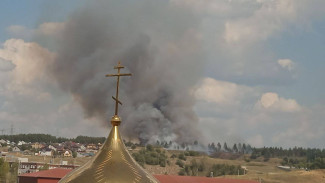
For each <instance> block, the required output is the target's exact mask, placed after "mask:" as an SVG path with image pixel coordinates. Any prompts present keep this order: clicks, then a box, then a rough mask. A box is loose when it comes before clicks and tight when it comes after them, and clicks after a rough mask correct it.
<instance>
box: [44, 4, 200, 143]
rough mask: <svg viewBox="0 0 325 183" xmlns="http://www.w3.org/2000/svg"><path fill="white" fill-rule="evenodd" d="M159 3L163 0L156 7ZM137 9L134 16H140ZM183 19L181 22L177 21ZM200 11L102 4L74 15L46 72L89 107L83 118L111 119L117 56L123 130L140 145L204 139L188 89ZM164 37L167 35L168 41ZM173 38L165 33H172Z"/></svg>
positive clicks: (195, 70)
mask: <svg viewBox="0 0 325 183" xmlns="http://www.w3.org/2000/svg"><path fill="white" fill-rule="evenodd" d="M158 4H159V5H160V6H157V5H158ZM135 14H136V16H135ZM179 22H182V24H178V23H179ZM194 23H195V19H194V17H193V18H192V17H191V14H189V13H187V12H179V9H177V10H174V9H173V8H171V7H169V5H168V3H164V2H160V3H155V5H152V4H151V2H150V1H147V0H144V1H137V2H131V1H128V2H124V3H119V2H113V1H107V2H106V1H105V2H96V3H93V4H88V6H86V7H85V8H82V9H80V10H78V11H76V12H75V13H73V14H72V15H71V16H70V17H69V19H68V20H67V22H66V23H65V26H64V28H63V30H62V31H60V33H59V35H58V39H56V40H55V44H54V45H55V52H56V56H55V60H54V61H53V62H52V63H51V64H49V65H48V67H47V68H48V71H49V72H50V74H51V76H52V77H53V78H54V79H55V80H56V81H57V83H58V85H59V86H60V87H61V88H62V89H63V90H64V91H66V92H69V93H71V94H72V95H73V96H74V99H75V100H76V101H77V102H78V103H80V105H81V106H82V108H83V111H84V115H85V118H98V119H99V120H100V121H102V122H103V125H104V126H107V125H108V122H109V120H110V117H111V115H113V114H114V102H113V101H112V99H111V96H112V95H115V89H116V78H105V74H109V73H110V74H112V73H115V72H116V71H115V70H113V68H114V66H115V65H116V64H117V62H118V61H121V63H122V65H124V66H125V67H126V69H123V70H122V73H126V72H131V73H132V77H128V78H122V79H121V86H120V88H121V90H120V100H121V101H122V103H123V106H121V107H120V116H121V117H122V131H123V135H124V136H125V137H128V138H132V139H139V140H140V141H141V142H142V143H146V142H148V141H153V142H155V141H156V140H166V141H169V140H175V141H177V142H193V141H194V140H199V139H200V138H201V137H200V132H199V131H198V130H197V125H198V117H197V115H196V114H195V112H194V111H193V105H194V102H195V101H194V98H193V96H191V94H190V88H192V87H193V86H194V85H195V84H196V83H197V81H198V80H199V77H200V72H201V71H202V68H203V65H202V63H201V62H200V60H198V58H197V56H196V53H194V52H195V51H196V50H197V49H199V45H196V39H197V37H196V35H195V32H192V31H189V30H191V29H190V28H191V26H193V25H192V24H194ZM162 38H163V39H162ZM166 38H167V39H166Z"/></svg>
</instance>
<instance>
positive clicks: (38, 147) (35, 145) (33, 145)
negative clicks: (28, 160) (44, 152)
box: [32, 142, 45, 149]
mask: <svg viewBox="0 0 325 183" xmlns="http://www.w3.org/2000/svg"><path fill="white" fill-rule="evenodd" d="M44 146H45V145H44V144H40V143H38V142H36V143H34V144H32V148H34V149H42V148H43V147H44Z"/></svg>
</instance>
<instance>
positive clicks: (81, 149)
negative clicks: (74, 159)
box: [77, 145, 87, 152]
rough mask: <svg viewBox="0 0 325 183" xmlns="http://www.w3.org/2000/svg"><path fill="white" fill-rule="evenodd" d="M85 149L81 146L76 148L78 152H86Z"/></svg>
mask: <svg viewBox="0 0 325 183" xmlns="http://www.w3.org/2000/svg"><path fill="white" fill-rule="evenodd" d="M86 149H87V148H86V147H85V146H84V145H81V146H80V147H79V148H78V150H77V151H78V152H85V151H86Z"/></svg>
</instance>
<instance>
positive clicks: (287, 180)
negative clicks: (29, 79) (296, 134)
mask: <svg viewBox="0 0 325 183" xmlns="http://www.w3.org/2000/svg"><path fill="white" fill-rule="evenodd" d="M179 153H182V152H180V151H167V152H166V155H167V156H168V157H170V156H171V155H172V154H179ZM10 155H12V156H17V157H26V158H28V160H29V161H30V162H45V163H50V160H51V158H49V157H39V156H24V155H20V154H12V153H10ZM89 159H91V158H89V157H87V158H72V157H65V158H55V159H54V162H55V163H56V164H59V163H60V162H61V161H68V163H69V164H74V165H83V164H84V163H86V162H87V161H88V160H89ZM193 159H196V161H197V162H204V164H205V167H206V169H205V171H203V172H199V174H198V176H206V175H207V174H208V173H209V167H210V166H212V165H213V164H229V165H241V166H245V167H246V168H247V169H248V171H247V174H246V175H239V176H238V175H226V176H224V177H226V178H227V177H228V178H234V179H249V180H261V181H262V182H263V183H325V170H312V171H305V170H291V171H286V170H282V169H279V168H277V166H278V165H280V162H281V161H282V160H281V159H277V158H271V159H270V160H269V161H268V162H264V161H262V159H257V160H256V161H250V162H246V161H245V160H244V157H242V158H239V159H236V160H227V159H218V158H210V157H208V156H206V155H201V156H195V157H190V156H188V157H187V159H186V161H185V164H190V162H191V161H192V160H193ZM169 161H170V165H167V166H166V167H160V166H159V165H157V166H151V165H145V169H146V170H147V171H148V172H150V173H151V174H168V175H178V172H179V171H180V169H181V168H180V167H179V166H178V165H176V164H175V163H176V161H177V158H174V159H173V158H169Z"/></svg>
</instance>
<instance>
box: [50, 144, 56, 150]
mask: <svg viewBox="0 0 325 183" xmlns="http://www.w3.org/2000/svg"><path fill="white" fill-rule="evenodd" d="M48 148H49V149H51V150H53V151H56V148H55V147H54V146H52V145H49V147H48Z"/></svg>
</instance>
